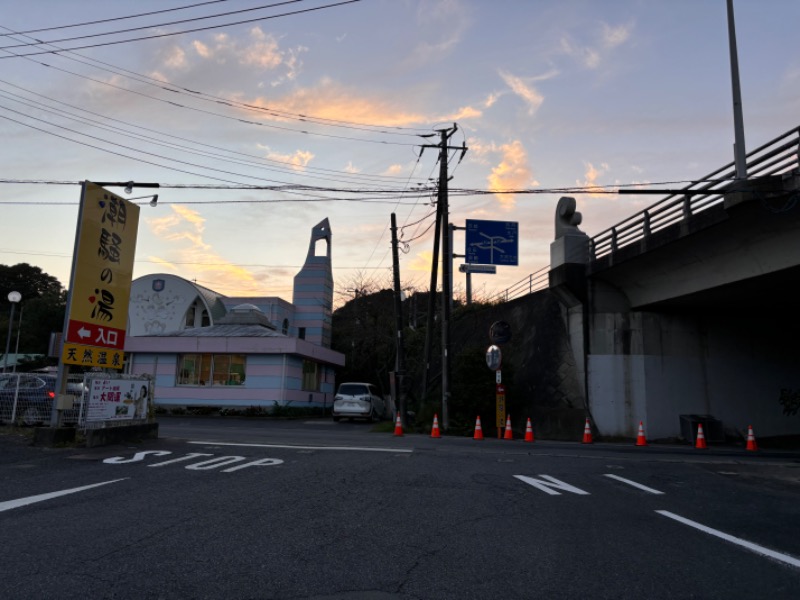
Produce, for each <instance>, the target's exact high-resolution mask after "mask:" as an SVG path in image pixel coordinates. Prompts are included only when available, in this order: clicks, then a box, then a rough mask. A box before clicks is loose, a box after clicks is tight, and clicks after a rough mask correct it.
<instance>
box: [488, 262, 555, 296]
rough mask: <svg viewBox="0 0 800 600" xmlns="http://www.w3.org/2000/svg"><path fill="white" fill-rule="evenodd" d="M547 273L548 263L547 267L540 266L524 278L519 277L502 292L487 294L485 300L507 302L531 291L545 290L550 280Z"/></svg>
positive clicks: (548, 271)
mask: <svg viewBox="0 0 800 600" xmlns="http://www.w3.org/2000/svg"><path fill="white" fill-rule="evenodd" d="M549 274H550V266H549V265H548V266H547V267H542V268H541V269H539V270H538V271H535V272H533V273H531V274H530V275H528V276H527V277H525V278H524V279H520V280H519V281H518V282H516V283H515V284H513V285H512V286H511V287H509V288H506V289H505V290H503V291H502V292H498V293H496V294H492V295H491V296H487V298H486V300H485V301H486V302H489V303H492V304H499V303H501V302H508V301H509V300H514V299H515V298H521V297H522V296H527V295H528V294H532V293H533V292H538V291H540V290H545V289H547V287H548V285H549V282H550V280H549Z"/></svg>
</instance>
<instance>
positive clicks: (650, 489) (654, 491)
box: [606, 473, 664, 495]
mask: <svg viewBox="0 0 800 600" xmlns="http://www.w3.org/2000/svg"><path fill="white" fill-rule="evenodd" d="M606 477H610V478H611V479H616V480H617V481H621V482H622V483H627V484H628V485H632V486H633V487H635V488H639V489H640V490H644V491H645V492H647V493H648V494H658V495H662V494H663V493H664V492H659V491H658V490H654V489H653V488H651V487H647V486H646V485H642V484H641V483H636V482H635V481H631V480H630V479H625V478H624V477H620V476H619V475H612V474H611V473H606Z"/></svg>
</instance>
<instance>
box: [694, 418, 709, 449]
mask: <svg viewBox="0 0 800 600" xmlns="http://www.w3.org/2000/svg"><path fill="white" fill-rule="evenodd" d="M696 440H697V441H695V443H694V447H695V448H708V446H706V435H705V434H704V433H703V424H702V423H698V424H697V438H696Z"/></svg>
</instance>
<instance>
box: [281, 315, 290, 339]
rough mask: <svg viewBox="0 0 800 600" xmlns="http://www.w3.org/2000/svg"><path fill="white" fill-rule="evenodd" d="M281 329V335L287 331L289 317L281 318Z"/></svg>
mask: <svg viewBox="0 0 800 600" xmlns="http://www.w3.org/2000/svg"><path fill="white" fill-rule="evenodd" d="M281 331H282V332H283V335H286V334H287V333H289V319H284V320H283V327H281Z"/></svg>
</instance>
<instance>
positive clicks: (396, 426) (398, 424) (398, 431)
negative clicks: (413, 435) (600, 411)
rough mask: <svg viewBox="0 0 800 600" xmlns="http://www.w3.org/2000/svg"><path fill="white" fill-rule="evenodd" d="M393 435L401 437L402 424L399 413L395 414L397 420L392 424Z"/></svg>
mask: <svg viewBox="0 0 800 600" xmlns="http://www.w3.org/2000/svg"><path fill="white" fill-rule="evenodd" d="M394 434H395V435H396V436H402V435H403V424H402V423H401V422H400V413H399V412H398V413H397V420H396V421H395V422H394Z"/></svg>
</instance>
